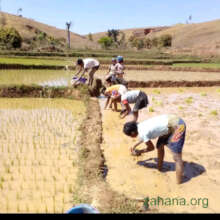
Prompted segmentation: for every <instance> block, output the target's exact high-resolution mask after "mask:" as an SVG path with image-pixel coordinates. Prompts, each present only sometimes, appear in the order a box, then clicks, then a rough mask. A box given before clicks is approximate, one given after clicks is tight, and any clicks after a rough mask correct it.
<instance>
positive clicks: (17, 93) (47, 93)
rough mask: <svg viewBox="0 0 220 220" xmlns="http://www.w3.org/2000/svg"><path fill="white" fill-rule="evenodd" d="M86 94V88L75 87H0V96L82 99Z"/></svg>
mask: <svg viewBox="0 0 220 220" xmlns="http://www.w3.org/2000/svg"><path fill="white" fill-rule="evenodd" d="M86 95H87V93H86V90H84V91H82V90H80V88H79V89H75V88H68V87H67V88H53V87H51V88H49V87H42V86H26V85H22V86H9V87H6V86H5V87H1V88H0V97H8V98H20V97H34V98H59V97H67V98H73V99H82V98H85V97H86Z"/></svg>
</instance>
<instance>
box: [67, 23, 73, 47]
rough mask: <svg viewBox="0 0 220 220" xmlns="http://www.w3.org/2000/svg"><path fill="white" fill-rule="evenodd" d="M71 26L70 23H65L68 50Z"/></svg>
mask: <svg viewBox="0 0 220 220" xmlns="http://www.w3.org/2000/svg"><path fill="white" fill-rule="evenodd" d="M71 26H72V22H71V21H69V22H66V28H67V39H68V48H70V28H71Z"/></svg>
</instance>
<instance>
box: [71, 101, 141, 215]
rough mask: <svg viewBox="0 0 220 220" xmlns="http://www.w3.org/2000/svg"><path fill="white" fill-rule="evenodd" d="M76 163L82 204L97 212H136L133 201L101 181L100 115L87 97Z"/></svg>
mask: <svg viewBox="0 0 220 220" xmlns="http://www.w3.org/2000/svg"><path fill="white" fill-rule="evenodd" d="M81 132H82V135H81V138H80V142H79V146H80V149H81V150H80V155H79V157H80V162H79V163H80V164H79V167H80V169H79V173H78V187H77V190H76V191H77V194H76V195H75V196H74V202H76V203H77V202H78V201H79V199H80V201H81V202H83V203H88V204H92V205H93V206H94V207H96V208H97V209H98V210H99V211H100V212H101V213H135V212H140V211H141V210H140V207H138V205H137V203H136V202H135V201H132V200H129V199H127V198H126V197H125V196H123V195H122V194H119V193H117V192H115V191H113V190H112V189H111V188H110V187H109V185H108V184H107V183H106V182H105V179H104V177H105V175H106V173H105V172H103V171H105V170H106V166H105V158H104V156H103V151H102V150H101V143H102V142H103V137H102V118H101V112H100V107H99V103H98V100H97V99H95V98H91V99H90V100H89V102H88V106H87V117H86V119H85V120H84V122H83V123H82V126H81Z"/></svg>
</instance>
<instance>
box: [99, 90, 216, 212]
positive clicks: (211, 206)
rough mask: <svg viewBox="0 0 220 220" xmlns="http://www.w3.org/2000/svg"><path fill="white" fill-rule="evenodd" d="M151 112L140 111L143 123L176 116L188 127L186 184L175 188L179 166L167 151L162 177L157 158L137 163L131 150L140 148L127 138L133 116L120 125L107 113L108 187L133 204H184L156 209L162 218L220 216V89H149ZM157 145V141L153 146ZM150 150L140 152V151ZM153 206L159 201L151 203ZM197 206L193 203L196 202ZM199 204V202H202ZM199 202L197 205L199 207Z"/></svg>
mask: <svg viewBox="0 0 220 220" xmlns="http://www.w3.org/2000/svg"><path fill="white" fill-rule="evenodd" d="M141 90H142V91H145V92H146V93H147V95H148V97H149V102H150V104H149V106H148V107H147V108H145V109H143V110H141V112H140V114H139V120H138V121H139V122H141V121H143V120H145V119H148V118H150V117H153V116H156V115H160V114H169V113H171V114H177V115H178V116H180V117H182V118H183V119H184V120H185V122H186V126H187V131H186V141H185V145H184V148H183V160H184V161H185V162H184V175H185V179H184V183H183V184H181V185H177V184H176V176H175V175H176V174H175V164H174V161H173V158H172V155H171V153H170V152H169V149H168V148H167V147H165V159H164V166H163V172H159V171H158V170H157V169H156V167H157V152H156V150H155V151H153V152H149V153H146V154H142V155H141V156H140V157H134V156H131V154H130V151H129V149H130V147H131V146H133V145H134V144H135V143H137V142H138V139H135V140H134V139H132V138H130V137H127V136H125V135H124V134H123V132H122V129H123V125H124V123H125V122H126V121H129V120H131V117H130V116H128V117H126V118H125V119H123V120H121V119H120V118H119V113H116V112H112V111H111V110H104V109H103V106H104V102H105V99H100V106H101V111H102V121H103V143H102V149H103V151H104V156H105V159H106V165H107V167H108V174H107V176H106V181H107V182H108V183H109V185H110V187H111V188H112V189H113V190H115V191H117V192H119V193H121V194H124V195H126V196H127V197H129V198H131V199H137V200H143V199H145V198H149V199H157V198H158V197H160V198H162V199H164V201H165V199H167V200H166V201H168V200H169V199H170V200H172V199H173V198H179V199H181V198H182V199H185V201H186V203H185V205H184V204H182V205H181V204H176V203H175V204H172V202H171V203H169V204H165V203H164V204H162V202H160V204H159V205H158V204H155V203H154V204H153V205H152V203H151V205H150V209H151V210H157V211H159V212H186V213H193V212H195V213H198V212H219V211H220V208H219V207H220V191H219V185H220V177H219V176H220V150H219V148H220V145H219V143H220V136H219V127H220V88H219V87H210V88H144V89H141ZM153 142H154V143H155V140H153ZM144 147H145V145H144V144H142V145H141V146H139V149H141V148H144ZM151 201H154V200H151ZM192 201H193V202H192ZM199 201H200V202H199ZM196 202H197V203H196Z"/></svg>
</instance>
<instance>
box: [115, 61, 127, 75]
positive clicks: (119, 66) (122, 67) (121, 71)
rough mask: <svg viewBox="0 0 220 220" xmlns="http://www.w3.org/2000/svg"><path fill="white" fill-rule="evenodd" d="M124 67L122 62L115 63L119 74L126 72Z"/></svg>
mask: <svg viewBox="0 0 220 220" xmlns="http://www.w3.org/2000/svg"><path fill="white" fill-rule="evenodd" d="M124 69H125V67H124V65H122V64H121V63H117V64H116V65H115V70H116V73H117V74H120V75H123V74H124Z"/></svg>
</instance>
